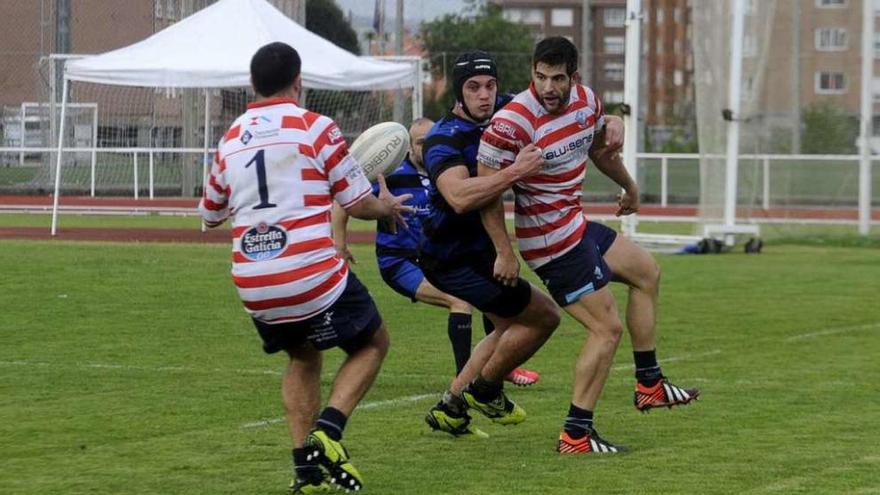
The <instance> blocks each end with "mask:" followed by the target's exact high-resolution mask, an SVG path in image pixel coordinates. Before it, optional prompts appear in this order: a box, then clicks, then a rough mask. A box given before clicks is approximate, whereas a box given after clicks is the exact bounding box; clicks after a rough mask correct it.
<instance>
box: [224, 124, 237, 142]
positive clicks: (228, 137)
mask: <svg viewBox="0 0 880 495" xmlns="http://www.w3.org/2000/svg"><path fill="white" fill-rule="evenodd" d="M239 134H241V126H240V125H237V126H235V127H232V128H231V129H229V130H228V131H226V135H225V136H223V139H225V140H226V141H229V140H231V139H235V138H237V137H238V135H239Z"/></svg>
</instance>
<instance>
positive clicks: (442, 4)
mask: <svg viewBox="0 0 880 495" xmlns="http://www.w3.org/2000/svg"><path fill="white" fill-rule="evenodd" d="M335 1H336V4H337V5H339V7H340V8H342V11H343V12H344V13H346V14H347V13H348V11H349V10H351V12H352V13H353V14H354V15H356V16H361V17H366V16H368V17H370V18H372V17H373V10H374V9H375V8H376V7H375V5H376V0H335ZM396 4H397V0H385V18H386V19H393V18H394V12H395V6H396ZM464 5H465V2H464V0H403V16H404V17H405V18H406V19H414V20H418V21H429V20H431V19H433V18H435V17H438V16H441V15H443V14H449V13H453V12H460V11H461V10H462V8H463V7H464Z"/></svg>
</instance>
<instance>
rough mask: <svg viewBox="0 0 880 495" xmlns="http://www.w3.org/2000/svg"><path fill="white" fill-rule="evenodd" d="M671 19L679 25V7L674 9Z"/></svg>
mask: <svg viewBox="0 0 880 495" xmlns="http://www.w3.org/2000/svg"><path fill="white" fill-rule="evenodd" d="M672 19H673V20H674V21H675V23H676V24H681V21H682V19H681V7H676V8H675V10H673V11H672Z"/></svg>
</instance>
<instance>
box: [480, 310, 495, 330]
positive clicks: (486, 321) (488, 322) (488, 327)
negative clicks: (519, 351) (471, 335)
mask: <svg viewBox="0 0 880 495" xmlns="http://www.w3.org/2000/svg"><path fill="white" fill-rule="evenodd" d="M493 330H495V324H494V323H492V320H490V319H489V317H488V316H486V313H483V331H485V332H486V335H489V334H490V333H492V331H493Z"/></svg>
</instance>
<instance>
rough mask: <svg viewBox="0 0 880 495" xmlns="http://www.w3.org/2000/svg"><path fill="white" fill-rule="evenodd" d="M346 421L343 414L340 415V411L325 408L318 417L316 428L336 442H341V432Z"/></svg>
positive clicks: (333, 408)
mask: <svg viewBox="0 0 880 495" xmlns="http://www.w3.org/2000/svg"><path fill="white" fill-rule="evenodd" d="M346 421H348V418H346V417H345V414H342V411H340V410H339V409H336V408H335V407H330V406H327V407H325V408H324V410H323V411H321V415H320V416H319V417H318V428H320V429H322V430H324V433H326V434H327V436H328V437H330V438H332V439H333V440H336V441H337V442H338V441H340V440H342V430H344V429H345V422H346Z"/></svg>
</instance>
